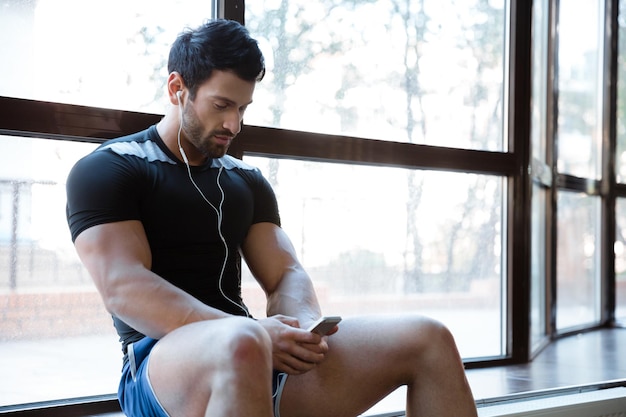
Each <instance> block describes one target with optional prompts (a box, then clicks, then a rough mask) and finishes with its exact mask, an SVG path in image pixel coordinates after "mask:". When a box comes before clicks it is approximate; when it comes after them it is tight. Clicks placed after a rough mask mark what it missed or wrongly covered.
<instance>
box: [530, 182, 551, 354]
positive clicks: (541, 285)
mask: <svg viewBox="0 0 626 417" xmlns="http://www.w3.org/2000/svg"><path fill="white" fill-rule="evenodd" d="M546 198H547V191H546V190H545V189H544V188H542V187H540V186H539V185H537V184H534V185H533V194H532V214H531V219H532V220H531V221H532V232H531V233H532V234H531V271H530V273H531V284H530V290H531V297H530V337H531V340H530V345H531V347H533V348H534V347H536V346H538V345H539V344H540V343H541V342H542V341H543V340H544V338H545V337H546V334H547V323H546V280H547V277H546V242H547V240H546V226H547V225H546V203H547V202H546Z"/></svg>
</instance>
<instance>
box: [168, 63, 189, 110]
mask: <svg viewBox="0 0 626 417" xmlns="http://www.w3.org/2000/svg"><path fill="white" fill-rule="evenodd" d="M184 88H185V82H184V81H183V77H181V76H180V74H179V73H177V72H176V71H174V72H172V73H170V75H168V77H167V94H168V96H169V99H170V103H172V104H173V105H176V106H177V105H179V104H181V103H180V101H179V95H178V94H179V92H181V91H183V89H184Z"/></svg>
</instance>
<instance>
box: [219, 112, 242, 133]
mask: <svg viewBox="0 0 626 417" xmlns="http://www.w3.org/2000/svg"><path fill="white" fill-rule="evenodd" d="M242 121H243V117H242V115H241V113H240V112H239V110H233V111H230V112H228V114H226V117H225V118H224V124H223V126H224V129H227V130H228V131H229V132H232V134H233V135H236V134H238V133H239V132H240V131H241V122H242Z"/></svg>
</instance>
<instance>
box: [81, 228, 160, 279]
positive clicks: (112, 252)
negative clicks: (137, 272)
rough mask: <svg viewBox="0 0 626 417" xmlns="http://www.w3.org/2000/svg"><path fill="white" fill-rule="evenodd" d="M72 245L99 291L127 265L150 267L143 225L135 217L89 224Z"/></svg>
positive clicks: (126, 269)
mask: <svg viewBox="0 0 626 417" xmlns="http://www.w3.org/2000/svg"><path fill="white" fill-rule="evenodd" d="M75 247H76V251H77V253H78V256H79V257H80V259H81V261H82V262H83V264H84V265H85V267H86V268H87V270H88V271H89V274H90V275H91V277H92V278H93V280H94V282H95V283H96V286H97V287H98V289H99V290H101V291H102V290H105V289H106V287H107V286H108V285H111V284H113V283H114V282H115V279H116V278H118V277H121V276H123V275H126V273H127V271H128V270H129V269H134V268H140V269H150V267H151V263H152V257H151V253H150V246H149V244H148V240H147V238H146V235H145V231H144V229H143V225H142V224H141V222H139V221H137V220H129V221H121V222H113V223H105V224H100V225H96V226H92V227H90V228H88V229H86V230H84V231H83V232H82V233H80V234H79V235H78V237H77V238H76V241H75ZM125 271H126V272H125Z"/></svg>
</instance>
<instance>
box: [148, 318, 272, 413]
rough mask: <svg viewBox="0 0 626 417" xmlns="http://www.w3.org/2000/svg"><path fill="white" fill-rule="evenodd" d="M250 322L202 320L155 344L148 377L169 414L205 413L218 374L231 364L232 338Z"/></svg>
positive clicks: (232, 319) (249, 324) (242, 319)
mask: <svg viewBox="0 0 626 417" xmlns="http://www.w3.org/2000/svg"><path fill="white" fill-rule="evenodd" d="M251 326H257V325H256V324H255V322H254V321H252V320H250V319H246V318H225V319H219V320H208V321H202V322H198V323H192V324H189V325H186V326H183V327H181V328H179V329H176V330H174V331H173V332H171V333H169V334H168V335H166V336H165V337H164V338H162V339H161V340H160V341H159V342H158V343H157V344H156V346H155V347H154V348H153V349H152V352H151V354H150V362H149V364H148V378H149V380H150V383H151V385H152V387H153V390H154V392H155V394H156V397H157V398H158V400H159V402H160V403H161V404H162V405H163V407H164V408H165V410H166V411H168V412H169V413H170V415H186V416H192V415H204V414H205V412H206V407H207V404H208V402H209V399H210V397H211V392H212V384H213V383H214V382H215V381H216V378H217V375H218V374H219V373H220V372H221V371H222V370H223V369H224V368H225V367H228V366H232V364H233V357H232V353H233V352H232V351H233V349H232V347H233V341H234V340H236V338H237V337H239V335H241V334H242V333H245V332H246V331H250V327H251ZM257 327H259V328H260V326H257ZM269 381H270V375H267V382H268V385H269Z"/></svg>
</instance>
